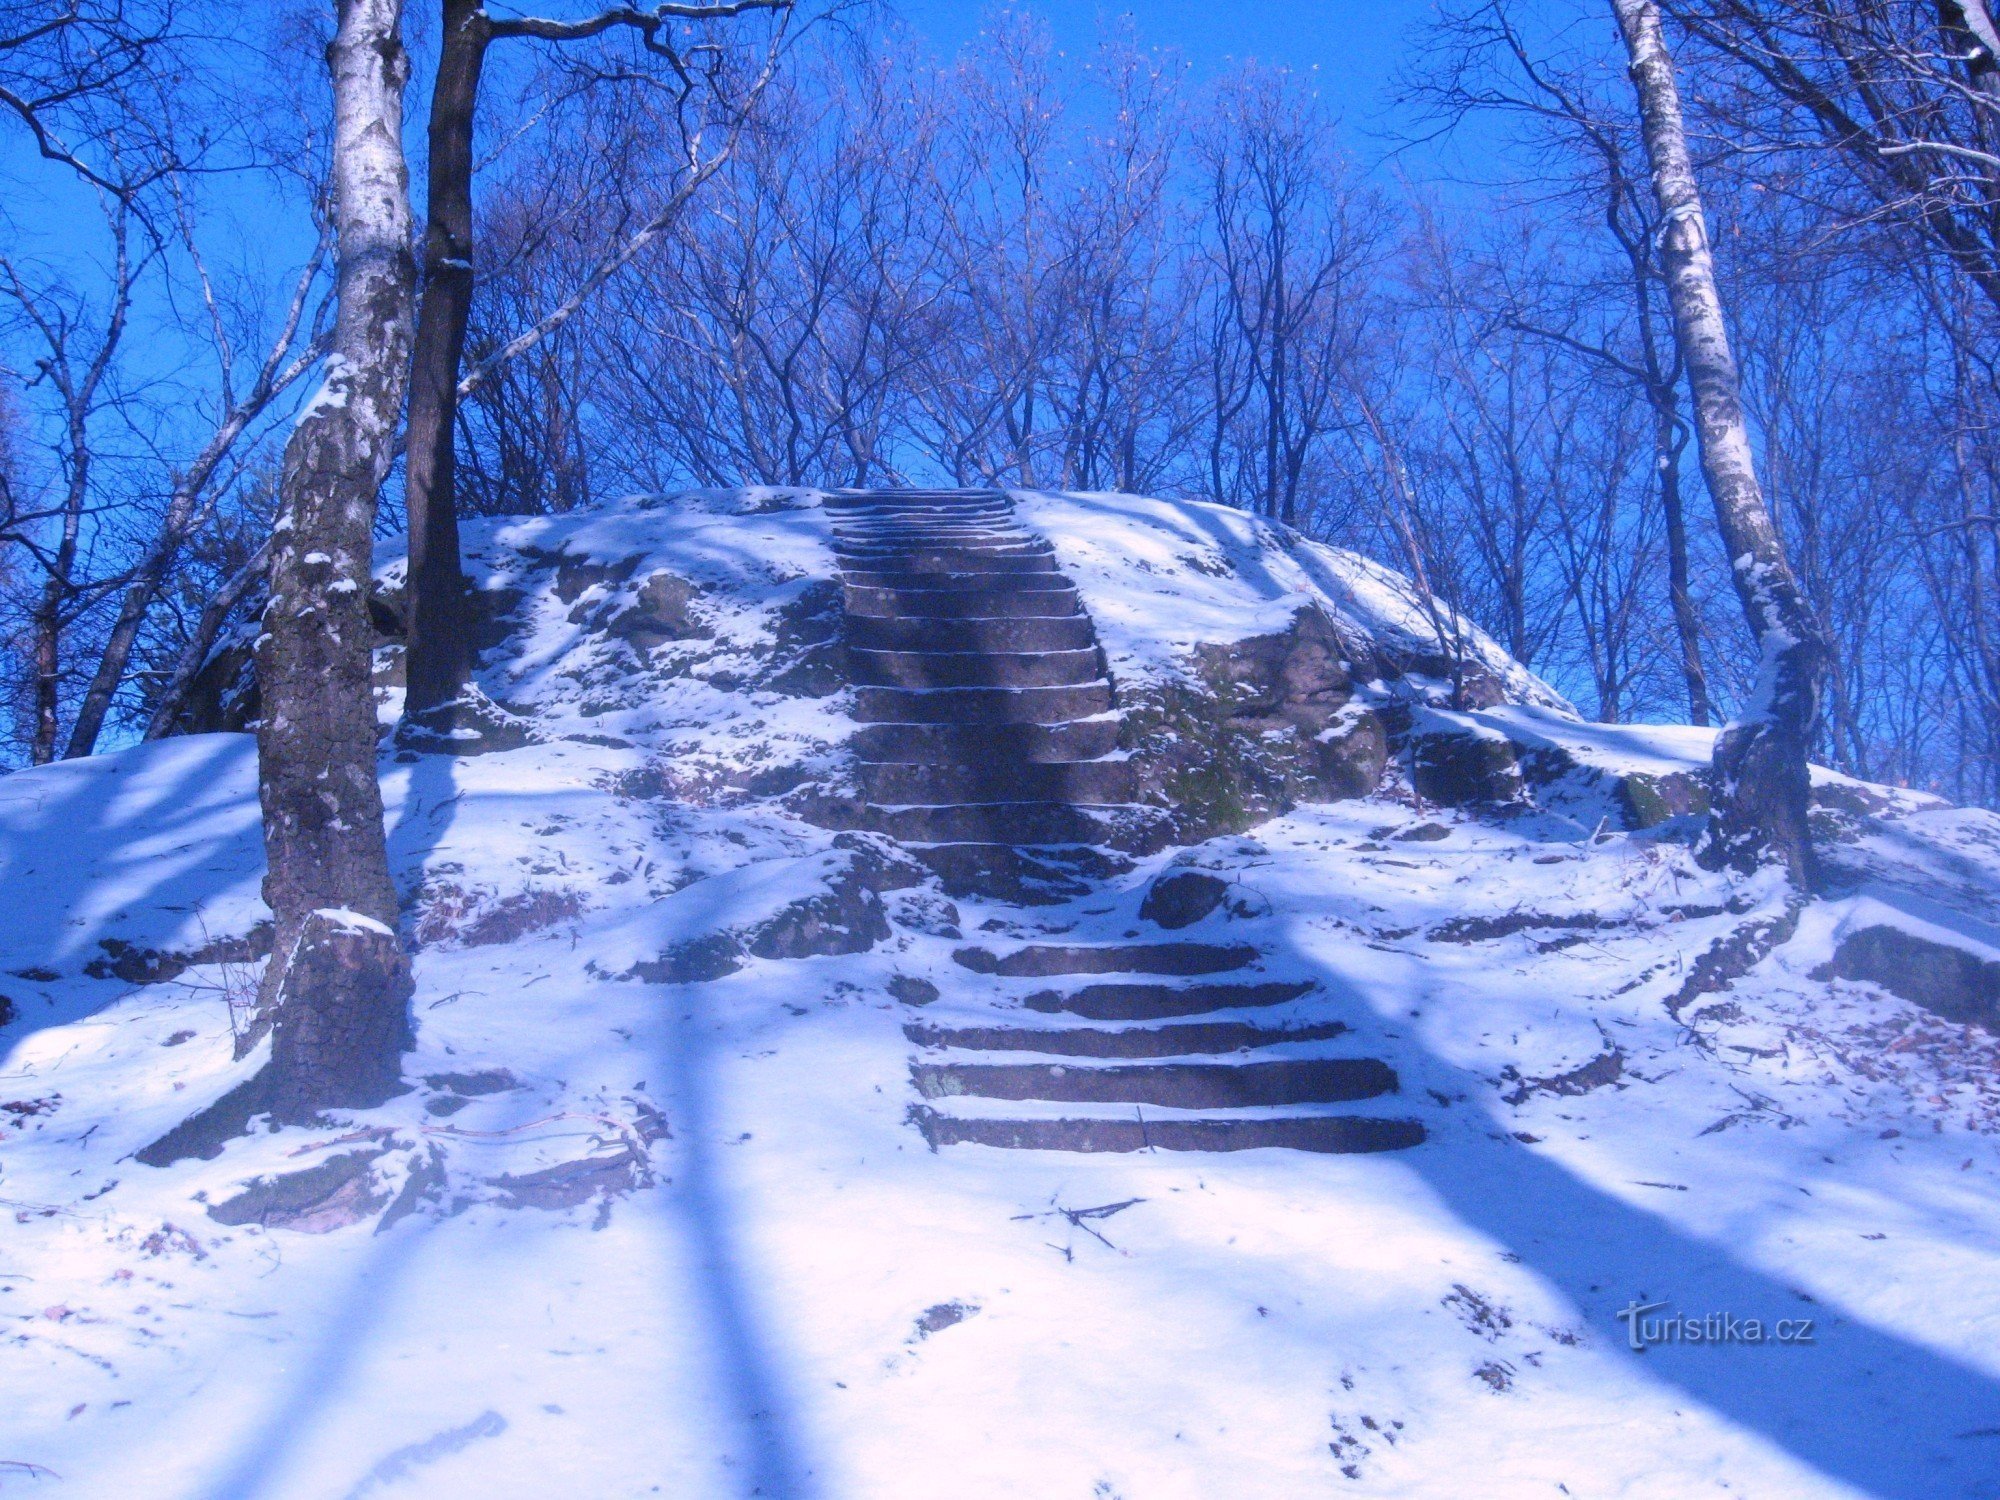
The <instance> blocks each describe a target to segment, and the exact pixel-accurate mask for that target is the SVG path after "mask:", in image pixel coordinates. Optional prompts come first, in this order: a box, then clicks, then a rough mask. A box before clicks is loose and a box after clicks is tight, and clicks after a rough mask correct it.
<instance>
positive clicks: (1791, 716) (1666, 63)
mask: <svg viewBox="0 0 2000 1500" xmlns="http://www.w3.org/2000/svg"><path fill="white" fill-rule="evenodd" d="M1611 6H1612V10H1613V11H1614V12H1615V14H1616V15H1617V18H1618V28H1619V31H1620V33H1621V34H1622V35H1623V37H1624V40H1625V49H1626V52H1627V54H1628V56H1629V57H1630V60H1631V68H1630V72H1631V77H1632V85H1633V88H1634V90H1635V91H1636V92H1637V95H1638V102H1639V116H1640V124H1641V128H1642V133H1643V134H1644V136H1645V141H1646V154H1647V157H1648V159H1649V160H1650V161H1651V163H1652V169H1653V171H1652V176H1653V192H1654V195H1655V196H1656V197H1657V198H1658V200H1659V205H1660V216H1661V225H1660V232H1659V248H1660V257H1661V260H1662V263H1663V267H1664V270H1665V272H1666V277H1667V292H1668V298H1669V301H1670V302H1671V304H1672V306H1673V313H1674V327H1675V330H1676V332H1677V334H1678V336H1679V339H1680V346H1681V354H1682V357H1683V358H1684V359H1685V360H1686V362H1687V370H1688V384H1689V387H1690V389H1691V391H1692V392H1693V397H1694V401H1693V405H1694V419H1695V434H1696V437H1697V440H1698V442H1699V445H1700V450H1701V468H1702V476H1703V477H1704V478H1705V479H1706V480H1707V482H1708V491H1709V495H1710V497H1711V498H1712V499H1713V500H1714V502H1715V519H1716V525H1717V527H1718V529H1719V530H1720V531H1721V533H1722V540H1723V544H1724V545H1725V546H1726V547H1727V548H1728V549H1729V557H1730V571H1731V576H1732V579H1733V581H1734V583H1735V585H1736V594H1737V598H1738V599H1739V600H1740V601H1741V603H1742V606H1743V614H1744V617H1745V619H1746V620H1748V621H1749V624H1750V630H1751V634H1752V635H1753V636H1754V637H1755V638H1756V641H1757V647H1758V651H1759V654H1760V656H1761V658H1762V660H1761V665H1760V668H1759V671H1758V677H1757V684H1756V688H1755V691H1754V692H1753V694H1752V696H1751V699H1750V701H1749V703H1748V704H1746V705H1745V706H1744V708H1743V710H1742V711H1741V712H1740V713H1738V714H1737V716H1736V717H1735V719H1734V720H1733V721H1731V723H1730V724H1729V725H1728V726H1727V727H1726V728H1724V730H1723V731H1722V734H1721V736H1720V737H1719V738H1718V739H1717V741H1716V744H1715V762H1714V765H1715V782H1716V816H1715V819H1714V822H1713V825H1712V834H1711V840H1710V843H1709V845H1708V848H1707V850H1706V853H1707V855H1708V857H1709V858H1710V859H1711V861H1713V862H1718V863H1731V864H1736V865H1738V866H1747V865H1749V864H1754V863H1755V862H1756V861H1757V860H1758V859H1759V858H1761V857H1765V856H1767V855H1769V856H1775V857H1777V858H1778V859H1781V860H1782V861H1783V862H1784V864H1785V866H1786V868H1787V870H1788V871H1789V872H1790V874H1791V875H1792V878H1793V879H1794V880H1795V881H1797V882H1799V883H1800V884H1801V885H1808V886H1809V885H1810V884H1811V882H1812V878H1813V873H1814V871H1813V854H1812V838H1811V833H1810V830H1809V829H1808V827H1807V822H1806V814H1807V811H1808V808H1809V805H1810V800H1811V790H1810V782H1809V772H1808V769H1807V755H1808V752H1809V751H1810V749H1811V745H1812V735H1813V731H1814V726H1815V721H1816V719H1817V717H1818V713H1819V697H1820V688H1821V684H1822V681H1823V680H1824V677H1825V674H1826V660H1827V650H1826V646H1825V643H1824V641H1822V639H1821V637H1820V631H1819V627H1818V624H1817V622H1816V621H1815V620H1814V619H1813V617H1812V613H1811V611H1810V610H1809V609H1808V608H1807V607H1806V603H1805V600H1804V598H1803V596H1802V595H1801V594H1800V591H1799V586H1798V582H1797V580H1796V579H1795V578H1794V577H1793V575H1792V569H1791V565H1790V563H1789V561H1788V560H1787V558H1786V556H1785V548H1784V542H1783V539H1782V538H1781V537H1780V536H1779V534H1778V529H1777V526H1776V525H1775V523H1774V522H1773V521H1772V518H1771V511H1770V507H1769V506H1768V505H1766V504H1765V502H1764V492H1763V489H1762V487H1761V486H1760V485H1759V484H1758V481H1757V471H1756V467H1755V464H1754V462H1753V460H1752V456H1751V449H1750V431H1749V426H1748V423H1747V422H1746V421H1745V419H1744V415H1743V403H1742V398H1741V394H1740V389H1739V384H1738V380H1737V371H1736V358H1735V355H1734V353H1733V352H1732V351H1731V349H1730V347H1729V333H1728V329H1727V326H1726V325H1725V323H1724V321H1723V315H1722V299H1721V297H1720V295H1719V293H1718V292H1717V290H1716V285H1715V265H1714V260H1713V257H1712V256H1711V254H1710V252H1709V243H1708V230H1707V225H1706V222H1705V220H1704V218H1703V214H1702V206H1701V194H1700V191H1699V189H1698V187H1697V185H1696V182H1695V176H1694V163H1693V161H1692V159H1691V158H1690V156H1689V154H1688V146H1687V131H1686V128H1685V126H1684V124H1683V122H1682V117H1681V102H1680V92H1679V89H1678V87H1677V86H1676V84H1675V82H1674V73H1673V63H1672V61H1671V60H1670V59H1669V57H1668V55H1667V47H1666V40H1665V38H1664V36H1663V35H1662V34H1661V29H1660V11H1659V6H1658V5H1657V4H1656V3H1655V0H1611Z"/></svg>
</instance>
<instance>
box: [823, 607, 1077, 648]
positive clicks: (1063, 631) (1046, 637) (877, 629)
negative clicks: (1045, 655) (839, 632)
mask: <svg viewBox="0 0 2000 1500" xmlns="http://www.w3.org/2000/svg"><path fill="white" fill-rule="evenodd" d="M847 641H848V644H849V645H850V646H859V647H860V648H862V649H863V650H865V651H999V652H1011V651H1082V650H1085V649H1087V648H1089V647H1090V646H1093V645H1095V644H1096V642H1097V633H1096V631H1094V630H1093V629H1092V628H1091V624H1090V616H1088V615H1058V616H1055V617H1054V618H1051V619H1033V618H1029V619H1018V618H1016V619H1000V620H940V619H916V620H904V619H894V618H884V617H882V616H879V615H860V616H852V617H850V618H849V619H848V621H847Z"/></svg>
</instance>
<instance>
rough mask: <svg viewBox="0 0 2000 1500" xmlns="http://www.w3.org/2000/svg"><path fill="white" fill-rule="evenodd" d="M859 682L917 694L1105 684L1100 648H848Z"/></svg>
mask: <svg viewBox="0 0 2000 1500" xmlns="http://www.w3.org/2000/svg"><path fill="white" fill-rule="evenodd" d="M847 659H848V665H849V671H850V674H851V676H852V678H853V680H854V682H855V683H857V684H859V685H861V686H865V687H903V688H911V689H914V690H917V691H924V690H927V689H932V688H957V687H1082V686H1087V685H1089V684H1091V683H1094V682H1102V681H1104V663H1103V660H1102V659H1101V658H1100V657H1099V655H1098V652H1097V649H1096V648H1095V647H1094V646H1092V647H1083V648H1077V649H1074V650H1067V651H921V650H918V651H897V650H889V651H885V650H881V649H879V648H876V647H872V646H855V645H851V644H850V645H849V646H848V648H847Z"/></svg>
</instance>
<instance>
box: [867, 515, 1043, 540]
mask: <svg viewBox="0 0 2000 1500" xmlns="http://www.w3.org/2000/svg"><path fill="white" fill-rule="evenodd" d="M872 536H898V538H918V540H920V538H926V536H968V538H994V540H1004V542H1016V544H1020V542H1040V544H1042V546H1048V540H1046V538H1044V536H1040V534H1038V532H1030V530H1028V528H1026V526H1020V524H1016V522H1014V520H1010V518H1008V516H938V514H922V516H858V518H846V520H840V522H836V524H834V542H836V544H838V542H852V540H856V538H872Z"/></svg>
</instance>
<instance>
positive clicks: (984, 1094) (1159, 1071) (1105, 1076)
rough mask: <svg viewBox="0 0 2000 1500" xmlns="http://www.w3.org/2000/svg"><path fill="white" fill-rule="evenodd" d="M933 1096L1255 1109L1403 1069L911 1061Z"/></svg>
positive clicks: (1357, 1086) (1360, 1062)
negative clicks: (1108, 1065)
mask: <svg viewBox="0 0 2000 1500" xmlns="http://www.w3.org/2000/svg"><path fill="white" fill-rule="evenodd" d="M910 1077H911V1078H912V1079H913V1080H914V1081H915V1083H916V1085H917V1092H918V1093H920V1094H922V1095H923V1096H924V1097H925V1098H926V1099H949V1098H954V1097H956V1096H958V1095H961V1094H969V1095H974V1096H977V1097H979V1098H982V1099H1040V1100H1046V1101H1048V1102H1050V1103H1055V1104H1157V1105H1160V1106H1161V1107H1163V1108H1166V1109H1248V1108H1251V1107H1254V1106H1258V1105H1273V1104H1348V1103H1352V1102H1353V1101H1355V1100H1357V1099H1377V1098H1380V1097H1381V1096H1382V1095H1384V1094H1393V1093H1395V1092H1396V1087H1397V1084H1396V1074H1395V1071H1394V1070H1393V1069H1391V1068H1390V1067H1389V1065H1388V1064H1387V1063H1384V1062H1381V1061H1379V1060H1378V1059H1376V1058H1372V1057H1318V1058H1295V1059H1288V1060H1286V1061H1283V1062H1241V1063H1239V1062H1164V1063H1135V1064H1132V1065H1130V1066H1126V1065H1114V1066H1111V1067H1089V1066H1085V1067H1074V1066H1070V1065H1067V1064H1064V1063H932V1062H915V1063H912V1064H910Z"/></svg>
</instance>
